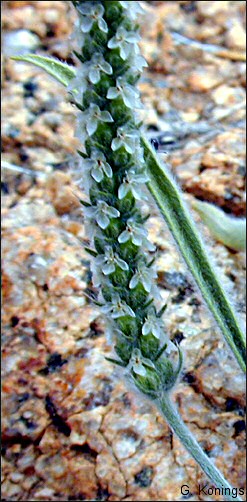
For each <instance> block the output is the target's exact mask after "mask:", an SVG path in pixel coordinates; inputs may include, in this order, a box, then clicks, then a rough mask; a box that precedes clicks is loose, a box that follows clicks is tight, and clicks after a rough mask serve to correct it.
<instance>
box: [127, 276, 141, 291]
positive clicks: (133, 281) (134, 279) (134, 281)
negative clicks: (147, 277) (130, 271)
mask: <svg viewBox="0 0 247 502" xmlns="http://www.w3.org/2000/svg"><path fill="white" fill-rule="evenodd" d="M138 282H139V280H138V276H137V275H136V274H135V275H133V277H132V279H131V281H130V283H129V287H130V289H134V288H135V287H136V286H137V284H138Z"/></svg>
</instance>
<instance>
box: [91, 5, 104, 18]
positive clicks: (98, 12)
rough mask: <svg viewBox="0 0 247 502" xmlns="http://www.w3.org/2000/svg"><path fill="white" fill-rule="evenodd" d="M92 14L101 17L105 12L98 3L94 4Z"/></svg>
mask: <svg viewBox="0 0 247 502" xmlns="http://www.w3.org/2000/svg"><path fill="white" fill-rule="evenodd" d="M93 12H94V14H95V15H96V16H97V17H98V18H101V17H102V16H103V14H104V12H105V9H104V7H103V5H101V4H98V5H96V7H95V8H94V11H93Z"/></svg>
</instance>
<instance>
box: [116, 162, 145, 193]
mask: <svg viewBox="0 0 247 502" xmlns="http://www.w3.org/2000/svg"><path fill="white" fill-rule="evenodd" d="M147 181H149V177H148V176H147V174H145V173H142V174H138V173H136V168H135V167H132V168H131V169H130V170H129V171H128V172H126V175H125V178H124V180H123V183H121V185H120V186H119V189H118V198H119V199H120V200H121V199H123V198H124V197H125V195H127V193H128V192H131V193H132V195H133V196H134V197H135V199H136V200H143V199H147V197H146V196H145V194H144V193H143V187H142V184H143V183H146V182H147Z"/></svg>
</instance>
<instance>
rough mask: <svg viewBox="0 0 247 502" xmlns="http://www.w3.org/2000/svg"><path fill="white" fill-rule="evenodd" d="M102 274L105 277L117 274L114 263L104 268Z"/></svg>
mask: <svg viewBox="0 0 247 502" xmlns="http://www.w3.org/2000/svg"><path fill="white" fill-rule="evenodd" d="M102 272H103V274H105V275H109V274H112V273H113V272H115V265H114V264H113V263H108V264H106V265H104V266H103V267H102Z"/></svg>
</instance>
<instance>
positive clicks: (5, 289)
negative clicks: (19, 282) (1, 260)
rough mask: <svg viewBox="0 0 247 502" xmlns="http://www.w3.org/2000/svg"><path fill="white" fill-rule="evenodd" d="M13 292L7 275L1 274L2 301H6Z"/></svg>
mask: <svg viewBox="0 0 247 502" xmlns="http://www.w3.org/2000/svg"><path fill="white" fill-rule="evenodd" d="M12 291H13V283H12V281H11V279H10V277H9V275H8V274H6V273H5V272H3V273H2V294H3V299H4V300H7V299H8V298H9V297H10V295H11V293H12Z"/></svg>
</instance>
